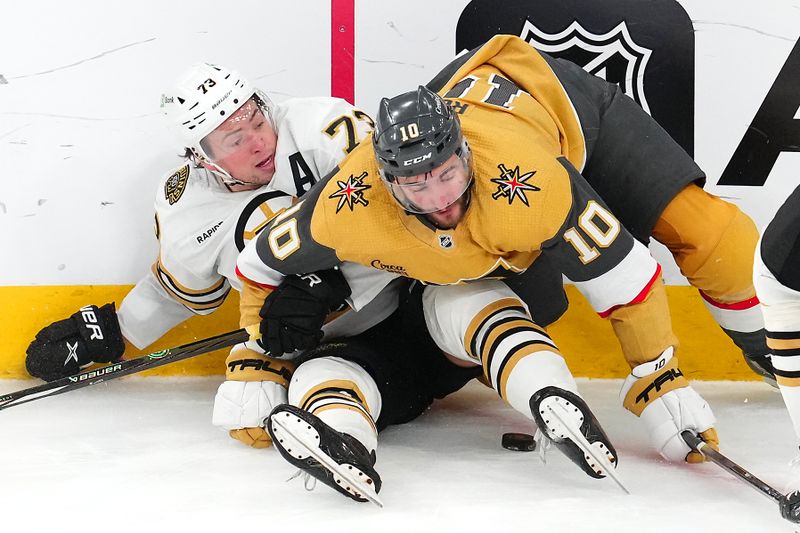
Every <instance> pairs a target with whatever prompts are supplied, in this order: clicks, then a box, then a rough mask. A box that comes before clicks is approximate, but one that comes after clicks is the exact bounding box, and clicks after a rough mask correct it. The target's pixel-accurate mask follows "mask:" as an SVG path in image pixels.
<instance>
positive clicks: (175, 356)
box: [0, 326, 260, 411]
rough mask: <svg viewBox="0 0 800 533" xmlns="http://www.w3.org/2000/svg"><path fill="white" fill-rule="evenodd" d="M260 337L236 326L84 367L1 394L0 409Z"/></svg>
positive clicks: (256, 333)
mask: <svg viewBox="0 0 800 533" xmlns="http://www.w3.org/2000/svg"><path fill="white" fill-rule="evenodd" d="M251 328H252V329H253V331H254V334H252V335H251V334H250V333H249V332H248V329H251ZM259 337H260V334H259V333H258V326H251V327H250V328H247V329H245V328H243V329H237V330H236V331H231V332H228V333H223V334H222V335H217V336H215V337H210V338H208V339H203V340H199V341H195V342H190V343H189V344H183V345H181V346H178V347H177V348H169V349H167V350H161V351H160V352H153V353H151V354H148V355H143V356H141V357H137V358H135V359H128V360H126V361H120V362H119V363H111V364H110V365H108V366H104V367H101V368H96V369H94V370H85V371H83V372H79V373H77V374H74V375H72V376H67V377H65V378H61V379H57V380H55V381H51V382H49V383H45V384H43V385H37V386H35V387H30V388H28V389H22V390H20V391H16V392H12V393H10V394H5V395H2V396H0V411H2V410H3V409H8V408H9V407H14V406H15V405H20V404H23V403H27V402H32V401H34V400H38V399H39V398H45V397H47V396H55V395H56V394H63V393H65V392H70V391H74V390H77V389H82V388H83V387H88V386H90V385H96V384H98V383H102V382H104V381H109V380H112V379H116V378H121V377H122V376H128V375H130V374H135V373H137V372H142V371H143V370H149V369H151V368H156V367H159V366H163V365H166V364H169V363H174V362H175V361H182V360H183V359H189V358H190V357H194V356H196V355H201V354H204V353H209V352H213V351H214V350H218V349H220V348H226V347H228V346H233V345H234V344H239V343H241V342H245V341H248V340H257V339H258V338H259Z"/></svg>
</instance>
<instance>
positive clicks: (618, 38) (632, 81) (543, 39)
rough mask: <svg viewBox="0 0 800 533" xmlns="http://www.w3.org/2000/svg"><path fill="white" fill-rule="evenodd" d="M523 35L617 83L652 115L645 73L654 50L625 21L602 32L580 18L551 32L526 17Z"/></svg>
mask: <svg viewBox="0 0 800 533" xmlns="http://www.w3.org/2000/svg"><path fill="white" fill-rule="evenodd" d="M520 37H521V38H523V39H525V40H526V41H528V42H529V43H530V44H531V45H532V46H534V47H535V48H538V49H539V50H541V51H543V52H547V53H549V54H553V55H556V56H558V57H565V58H567V59H570V60H571V61H573V62H575V63H578V64H579V65H581V66H582V67H583V68H584V70H586V71H588V72H591V73H592V74H594V75H595V76H598V77H600V78H603V79H605V80H606V81H608V82H611V83H616V84H618V85H619V86H620V87H622V90H623V91H624V92H625V94H627V95H628V96H630V97H631V98H633V99H634V100H635V101H636V103H637V104H639V105H640V106H641V107H642V109H644V110H645V111H646V112H647V113H648V114H652V113H650V106H649V105H648V103H647V99H646V98H645V94H644V73H645V69H646V68H647V62H648V60H649V59H650V56H651V54H652V53H653V51H652V50H651V49H649V48H645V47H643V46H640V45H638V44H636V43H635V42H634V40H633V38H632V37H631V34H630V32H629V31H628V26H627V25H626V23H625V21H624V20H623V21H622V22H620V23H619V24H618V25H617V26H616V27H614V28H613V29H612V30H610V31H609V32H607V33H603V34H596V33H592V32H590V31H588V30H586V29H585V28H584V27H583V26H581V23H580V22H579V21H577V20H576V21H573V22H572V24H570V25H569V26H567V28H565V29H564V30H563V31H560V32H558V33H554V34H551V33H545V32H543V31H542V30H540V29H539V28H537V27H536V26H535V25H534V24H533V23H532V22H531V21H529V20H527V19H526V20H525V25H524V26H523V28H522V32H521V33H520Z"/></svg>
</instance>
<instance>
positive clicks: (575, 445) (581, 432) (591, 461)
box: [529, 387, 624, 489]
mask: <svg viewBox="0 0 800 533" xmlns="http://www.w3.org/2000/svg"><path fill="white" fill-rule="evenodd" d="M529 403H530V407H531V413H533V418H534V420H536V425H537V426H539V430H540V431H541V432H542V433H544V435H546V436H547V438H548V439H550V441H552V442H553V444H554V445H555V446H556V447H557V448H558V449H559V450H561V451H562V452H563V453H564V455H566V456H567V457H569V459H570V460H571V461H572V462H573V463H575V464H576V465H578V466H579V467H580V468H581V470H583V471H584V472H586V473H587V474H589V475H590V476H592V477H593V478H603V477H605V476H606V474H609V471H608V470H609V466H610V467H613V468H616V467H617V451H616V450H615V449H614V446H613V445H612V444H611V441H609V440H608V437H607V436H606V434H605V432H604V431H603V428H602V427H600V423H599V422H598V421H597V419H596V418H595V417H594V415H593V414H592V412H591V411H590V410H589V406H588V405H586V402H584V401H583V400H582V399H581V398H580V397H579V396H578V395H577V394H574V393H572V392H570V391H567V390H564V389H561V388H559V387H545V388H543V389H541V390H539V391H537V392H536V393H535V394H534V395H533V396H531V399H530V402H529ZM589 448H591V449H589ZM611 477H613V478H614V479H615V481H617V482H618V483H619V481H618V480H617V478H616V476H614V474H613V473H611ZM620 486H621V484H620ZM623 489H624V487H623Z"/></svg>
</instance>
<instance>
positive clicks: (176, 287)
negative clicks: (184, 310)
mask: <svg viewBox="0 0 800 533" xmlns="http://www.w3.org/2000/svg"><path fill="white" fill-rule="evenodd" d="M153 274H154V275H155V277H156V279H157V280H158V282H159V283H160V284H161V286H162V287H163V288H164V290H165V291H167V293H168V294H169V295H170V296H172V297H173V298H174V299H175V300H177V301H179V302H180V303H181V304H183V305H185V306H186V307H188V308H189V309H191V310H192V311H195V312H200V311H209V310H213V309H216V308H217V307H219V306H220V305H222V302H223V301H225V298H226V297H227V296H228V293H229V292H230V290H231V286H230V284H229V283H228V280H227V279H225V278H223V277H221V278H220V279H219V280H218V282H217V283H215V284H214V285H212V286H211V287H209V288H207V289H200V290H193V289H187V288H186V287H184V286H183V285H181V284H180V283H178V282H177V281H176V280H175V278H174V277H173V276H171V275H170V273H169V272H168V271H167V270H166V269H165V268H164V266H163V265H162V264H161V262H160V261H157V262H156V263H155V264H153Z"/></svg>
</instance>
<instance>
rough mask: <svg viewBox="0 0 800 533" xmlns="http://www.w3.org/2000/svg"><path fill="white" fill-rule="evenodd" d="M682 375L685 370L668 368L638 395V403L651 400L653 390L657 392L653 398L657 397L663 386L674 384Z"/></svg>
mask: <svg viewBox="0 0 800 533" xmlns="http://www.w3.org/2000/svg"><path fill="white" fill-rule="evenodd" d="M682 377H683V372H681V371H680V369H679V368H668V369H667V370H666V371H665V372H664V373H663V374H661V375H660V376H658V377H657V378H656V379H654V380H653V381H652V382H651V383H650V385H648V386H647V387H646V388H645V389H644V390H643V391H642V392H640V393H639V395H638V396H636V403H639V402H644V403H647V402H649V401H650V393H651V392H655V393H656V394H657V395H656V396H655V397H654V398H653V399H655V398H657V397H658V396H660V395H659V394H658V393H659V392H661V389H662V387H664V386H665V385H666V384H672V383H673V382H675V381H676V380H678V379H679V378H682ZM665 392H666V391H665Z"/></svg>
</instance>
